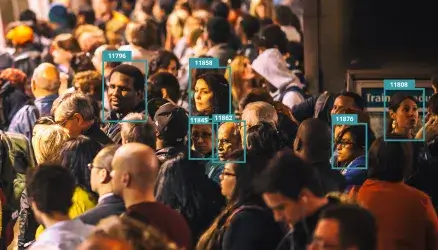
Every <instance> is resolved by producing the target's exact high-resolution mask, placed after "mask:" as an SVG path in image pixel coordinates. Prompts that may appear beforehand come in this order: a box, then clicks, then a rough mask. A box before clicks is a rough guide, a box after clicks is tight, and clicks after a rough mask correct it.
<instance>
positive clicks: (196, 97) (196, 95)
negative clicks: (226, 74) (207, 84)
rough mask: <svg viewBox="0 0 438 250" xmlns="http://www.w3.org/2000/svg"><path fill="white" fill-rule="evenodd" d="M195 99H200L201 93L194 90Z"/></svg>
mask: <svg viewBox="0 0 438 250" xmlns="http://www.w3.org/2000/svg"><path fill="white" fill-rule="evenodd" d="M195 99H197V100H201V95H200V94H199V93H198V92H195Z"/></svg>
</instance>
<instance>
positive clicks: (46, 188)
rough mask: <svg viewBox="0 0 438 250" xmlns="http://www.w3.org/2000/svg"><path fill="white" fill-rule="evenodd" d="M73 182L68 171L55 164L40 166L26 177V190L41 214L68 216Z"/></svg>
mask: <svg viewBox="0 0 438 250" xmlns="http://www.w3.org/2000/svg"><path fill="white" fill-rule="evenodd" d="M75 186H76V185H75V180H74V178H73V175H72V174H71V173H70V171H69V170H68V169H66V168H64V167H62V166H60V165H56V164H42V165H40V166H39V167H37V168H35V169H31V170H30V171H29V173H28V175H27V181H26V190H27V193H28V196H29V198H30V199H31V200H32V201H33V202H35V205H36V207H37V208H38V210H40V211H41V212H42V213H45V214H49V215H50V214H53V213H56V212H60V213H63V214H68V211H69V209H70V207H71V205H72V204H73V202H72V198H73V192H74V190H75Z"/></svg>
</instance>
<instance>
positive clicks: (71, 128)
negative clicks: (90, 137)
mask: <svg viewBox="0 0 438 250" xmlns="http://www.w3.org/2000/svg"><path fill="white" fill-rule="evenodd" d="M55 123H56V124H58V125H60V126H61V127H63V128H64V130H65V131H66V132H67V133H68V134H69V136H70V137H71V138H76V137H78V136H79V135H81V134H82V131H85V130H86V129H88V128H89V127H90V126H91V125H92V124H93V123H94V121H93V120H91V121H86V120H85V119H84V117H83V116H82V115H81V114H79V113H74V114H73V115H72V116H70V117H65V114H64V111H63V110H62V109H60V108H57V109H56V110H55Z"/></svg>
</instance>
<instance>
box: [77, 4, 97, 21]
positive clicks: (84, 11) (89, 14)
mask: <svg viewBox="0 0 438 250" xmlns="http://www.w3.org/2000/svg"><path fill="white" fill-rule="evenodd" d="M78 16H83V17H84V19H85V23H86V24H94V23H95V22H96V14H95V13H94V9H93V8H91V7H90V6H89V5H82V6H80V7H79V11H78Z"/></svg>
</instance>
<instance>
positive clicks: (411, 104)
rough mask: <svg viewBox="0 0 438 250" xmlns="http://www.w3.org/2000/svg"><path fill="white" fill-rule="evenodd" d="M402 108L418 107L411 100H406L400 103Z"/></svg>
mask: <svg viewBox="0 0 438 250" xmlns="http://www.w3.org/2000/svg"><path fill="white" fill-rule="evenodd" d="M401 106H417V104H416V103H415V102H414V101H412V100H411V99H405V100H403V101H402V102H401V103H400V107H401Z"/></svg>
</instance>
